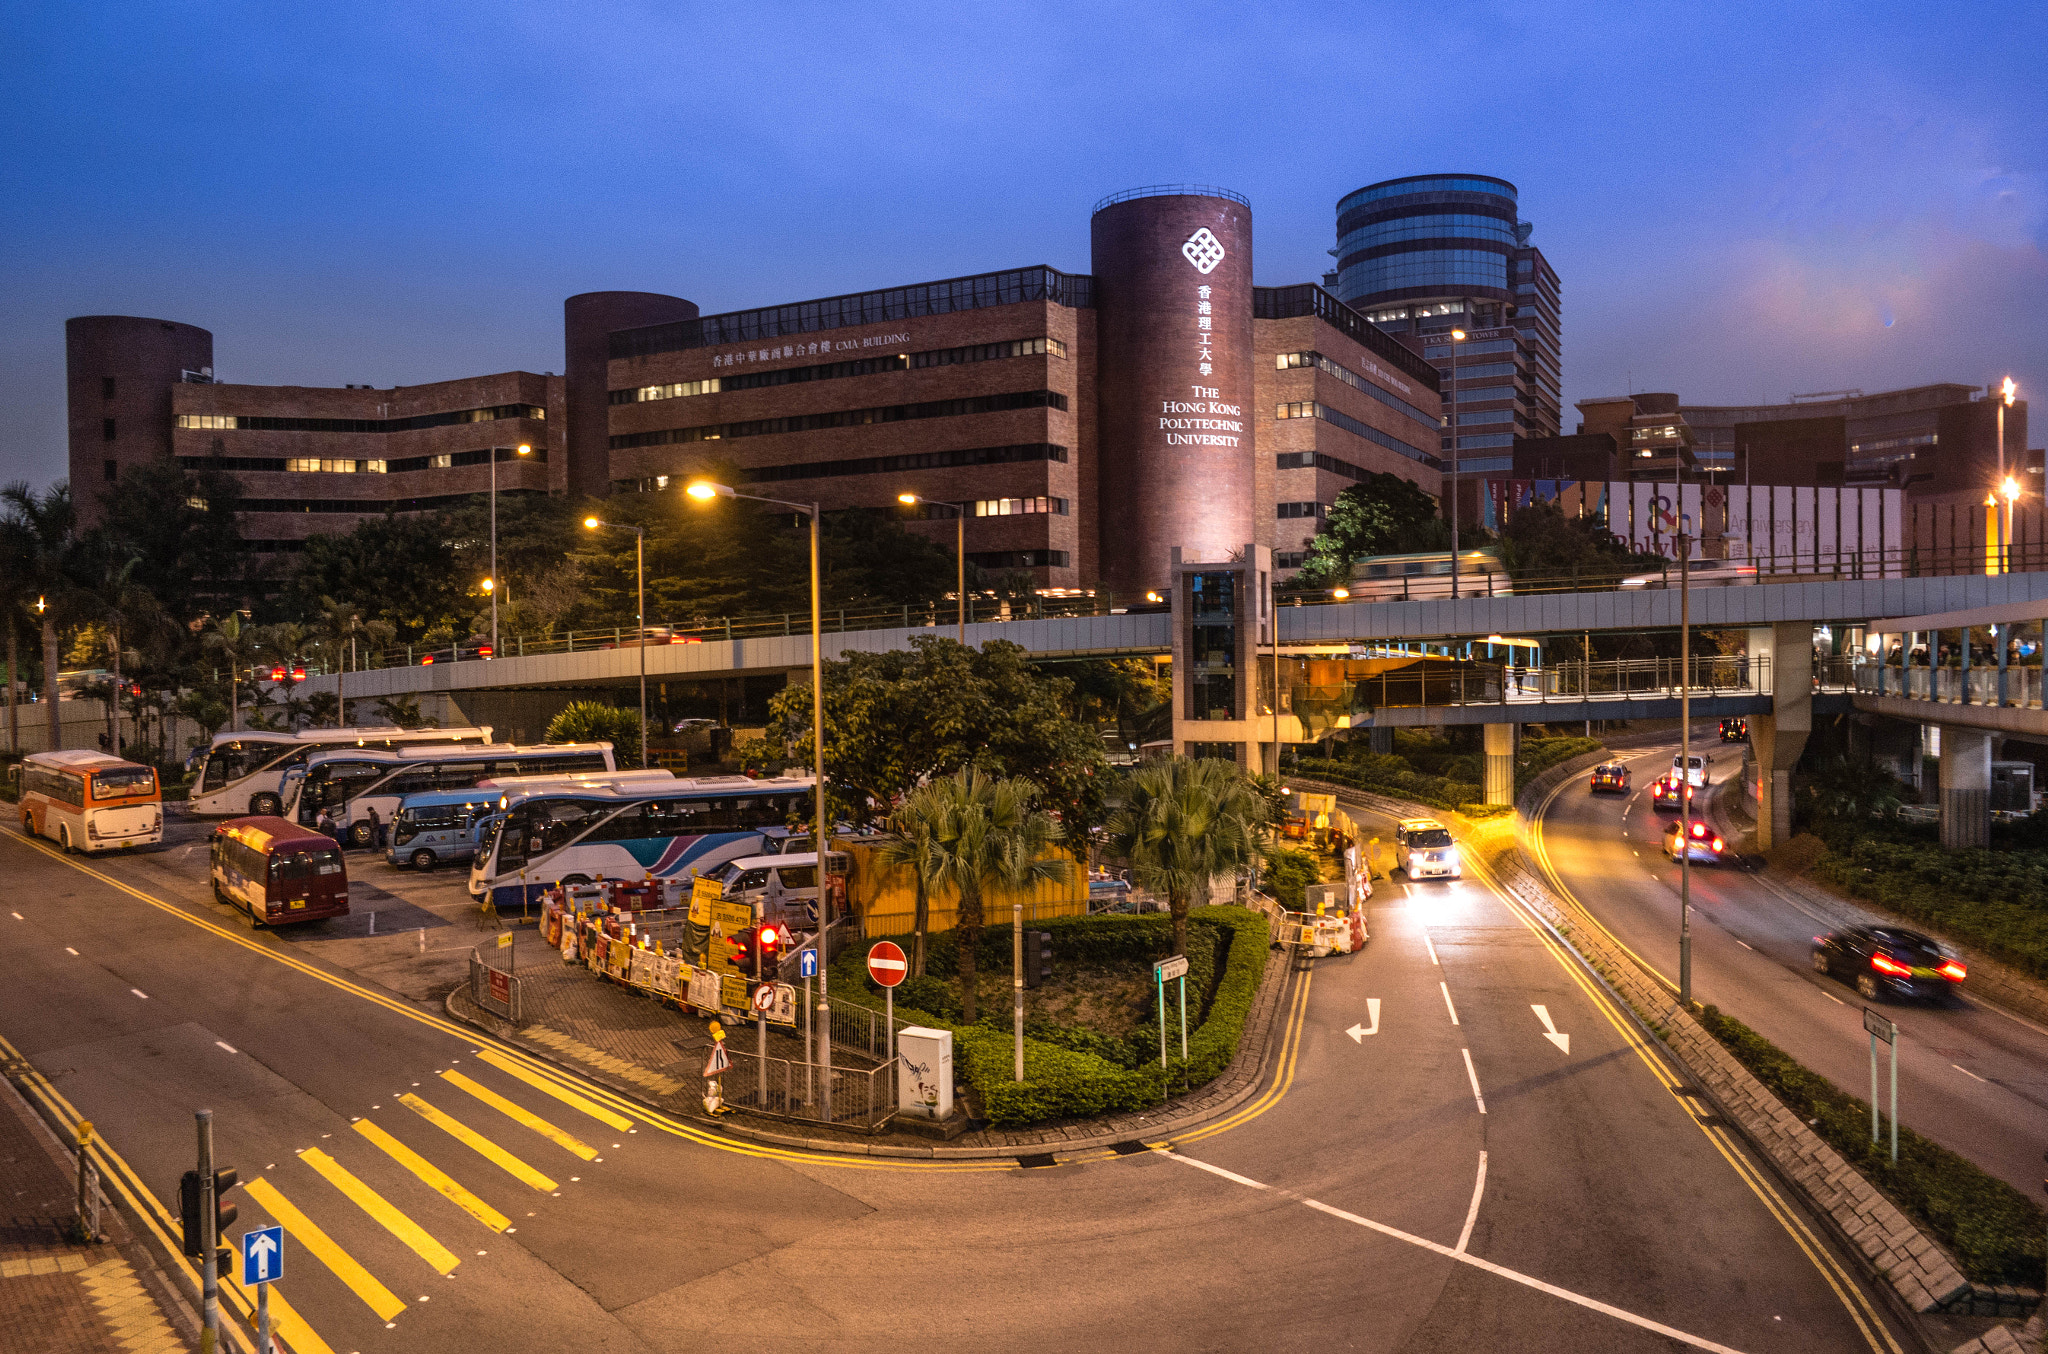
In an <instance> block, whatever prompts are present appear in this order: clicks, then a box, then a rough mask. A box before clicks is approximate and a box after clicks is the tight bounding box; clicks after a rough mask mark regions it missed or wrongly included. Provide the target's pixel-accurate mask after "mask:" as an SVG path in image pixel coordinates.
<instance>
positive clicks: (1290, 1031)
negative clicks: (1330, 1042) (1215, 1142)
mask: <svg viewBox="0 0 2048 1354" xmlns="http://www.w3.org/2000/svg"><path fill="white" fill-rule="evenodd" d="M1315 976H1316V975H1315V972H1314V970H1310V971H1308V972H1305V973H1303V974H1302V975H1301V977H1300V979H1299V980H1298V981H1297V982H1296V983H1295V987H1294V997H1293V1004H1292V1006H1291V1007H1290V1008H1289V1010H1288V1016H1287V1023H1286V1025H1285V1026H1284V1028H1283V1029H1282V1032H1281V1037H1280V1056H1279V1058H1278V1059H1277V1060H1275V1062H1274V1064H1273V1084H1272V1085H1271V1086H1269V1087H1268V1088H1267V1089H1266V1093H1265V1094H1264V1095H1261V1096H1260V1097H1259V1098H1258V1099H1256V1100H1254V1101H1252V1103H1251V1104H1249V1105H1246V1106H1245V1107H1244V1108H1243V1109H1241V1110H1239V1111H1237V1112H1236V1113H1235V1114H1232V1115H1230V1116H1228V1117H1227V1118H1224V1119H1221V1120H1219V1121H1217V1122H1216V1123H1213V1124H1209V1125H1206V1126H1204V1127H1202V1128H1199V1129H1196V1130H1195V1131H1194V1132H1192V1133H1189V1134H1185V1135H1183V1136H1181V1137H1178V1138H1176V1139H1174V1141H1175V1143H1187V1142H1200V1141H1201V1140H1202V1139H1204V1138H1213V1137H1215V1136H1216V1135H1217V1134H1219V1133H1227V1132H1229V1131H1230V1130H1231V1129H1233V1128H1238V1127H1241V1126H1242V1125H1244V1124H1247V1123H1249V1122H1251V1121H1252V1120H1253V1119H1256V1118H1258V1117H1259V1116H1260V1115H1261V1114H1264V1113H1265V1112H1266V1111H1267V1110H1269V1109H1271V1108H1273V1106H1275V1105H1277V1104H1279V1103H1280V1100H1281V1098H1282V1097H1284V1096H1285V1095H1286V1094H1287V1090H1288V1088H1289V1087H1290V1086H1292V1085H1293V1084H1294V1065H1295V1063H1296V1062H1297V1061H1298V1060H1299V1058H1300V1056H1301V1035H1302V1028H1303V1020H1304V1017H1306V1015H1307V1014H1308V991H1309V984H1310V982H1311V981H1313V979H1314V978H1315Z"/></svg>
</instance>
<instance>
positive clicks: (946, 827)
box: [875, 783, 958, 978]
mask: <svg viewBox="0 0 2048 1354" xmlns="http://www.w3.org/2000/svg"><path fill="white" fill-rule="evenodd" d="M957 798H958V797H957V796H955V795H953V794H951V793H950V792H949V791H948V790H947V789H946V788H945V785H944V784H943V783H934V784H930V785H921V786H919V787H918V788H917V789H915V790H912V791H911V792H910V793H909V794H907V795H905V796H904V797H903V802H902V803H900V804H898V805H897V806H896V811H895V812H894V813H892V814H890V815H889V828H890V833H889V835H888V836H887V837H885V838H883V839H882V843H881V847H880V849H879V850H877V852H876V853H875V858H876V860H877V861H878V862H879V863H880V864H881V866H882V867H883V868H884V869H890V870H909V871H910V878H911V884H912V887H913V889H914V891H915V894H916V903H915V905H914V911H913V912H912V915H911V924H910V929H911V935H912V941H911V954H910V976H911V977H913V978H922V977H923V976H924V942H925V931H926V929H927V928H928V927H929V926H930V924H931V891H932V887H933V885H934V883H935V882H936V881H937V880H938V878H939V865H940V847H939V843H940V841H941V840H942V839H943V838H945V837H946V836H948V835H949V834H950V833H952V831H953V830H952V828H951V826H950V820H949V818H948V816H947V815H948V814H949V813H950V811H951V810H952V807H953V805H954V804H955V803H956V802H957ZM955 835H957V834H955Z"/></svg>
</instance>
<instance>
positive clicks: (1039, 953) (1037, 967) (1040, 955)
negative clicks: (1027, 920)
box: [1024, 931, 1052, 987]
mask: <svg viewBox="0 0 2048 1354" xmlns="http://www.w3.org/2000/svg"><path fill="white" fill-rule="evenodd" d="M1050 977H1052V932H1050V931H1026V932H1025V933H1024V986H1026V987H1037V986H1038V985H1039V984H1041V983H1043V982H1044V981H1045V980H1046V979H1048V978H1050Z"/></svg>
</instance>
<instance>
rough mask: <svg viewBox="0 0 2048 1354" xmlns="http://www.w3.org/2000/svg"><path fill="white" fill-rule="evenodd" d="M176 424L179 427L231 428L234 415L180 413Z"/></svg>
mask: <svg viewBox="0 0 2048 1354" xmlns="http://www.w3.org/2000/svg"><path fill="white" fill-rule="evenodd" d="M178 426H179V427H180V428H232V427H234V426H235V416H234V415H233V414H180V415H178Z"/></svg>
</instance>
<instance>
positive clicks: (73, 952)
mask: <svg viewBox="0 0 2048 1354" xmlns="http://www.w3.org/2000/svg"><path fill="white" fill-rule="evenodd" d="M64 953H66V954H68V955H70V956H71V957H72V958H73V959H76V958H77V957H78V951H77V950H74V949H72V948H71V947H70V946H69V945H66V946H65V947H64Z"/></svg>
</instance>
